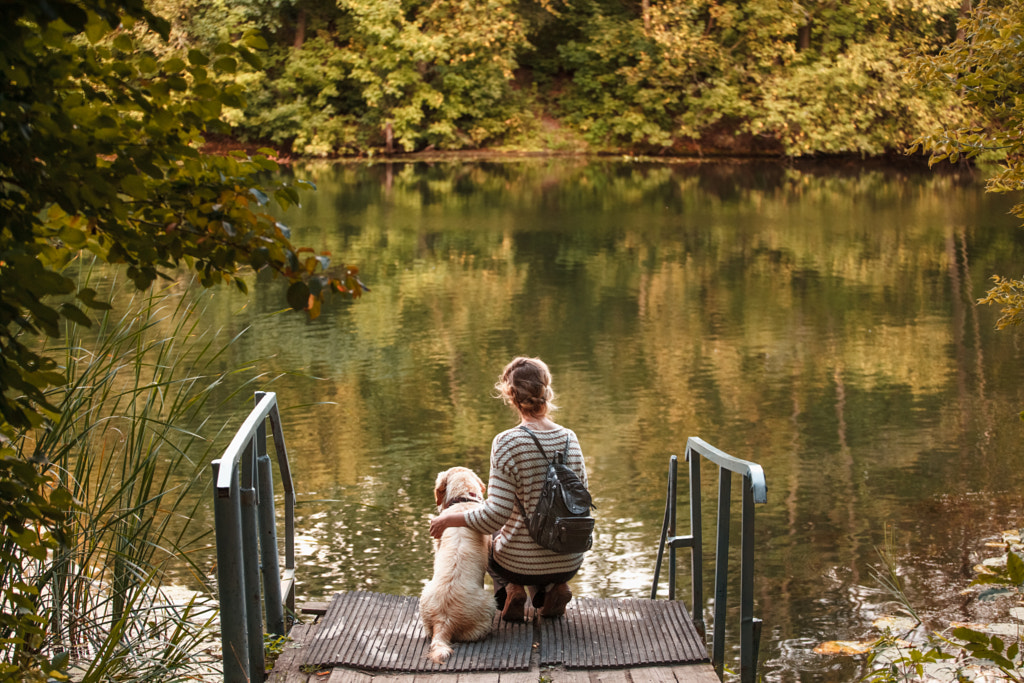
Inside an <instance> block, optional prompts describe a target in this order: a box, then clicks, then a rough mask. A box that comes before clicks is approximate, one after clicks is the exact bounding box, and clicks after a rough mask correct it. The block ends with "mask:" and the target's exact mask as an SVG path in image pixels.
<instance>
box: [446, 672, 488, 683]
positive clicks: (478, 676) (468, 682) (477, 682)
mask: <svg viewBox="0 0 1024 683" xmlns="http://www.w3.org/2000/svg"><path fill="white" fill-rule="evenodd" d="M494 678H495V676H494V674H493V673H462V674H459V678H458V683H494ZM449 680H451V679H449Z"/></svg>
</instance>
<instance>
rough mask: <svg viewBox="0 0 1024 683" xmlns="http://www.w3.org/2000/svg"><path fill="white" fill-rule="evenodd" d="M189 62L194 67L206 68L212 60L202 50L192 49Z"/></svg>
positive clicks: (189, 52) (189, 53)
mask: <svg viewBox="0 0 1024 683" xmlns="http://www.w3.org/2000/svg"><path fill="white" fill-rule="evenodd" d="M188 61H189V62H190V63H191V64H193V65H194V66H206V65H207V64H209V63H210V58H209V57H207V56H206V55H205V54H204V53H203V52H202V51H201V50H196V49H192V50H189V51H188Z"/></svg>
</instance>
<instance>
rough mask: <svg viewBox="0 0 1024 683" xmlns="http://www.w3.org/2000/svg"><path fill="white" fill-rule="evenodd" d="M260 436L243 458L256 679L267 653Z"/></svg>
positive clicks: (244, 550) (245, 546) (244, 534)
mask: <svg viewBox="0 0 1024 683" xmlns="http://www.w3.org/2000/svg"><path fill="white" fill-rule="evenodd" d="M258 444H259V439H258V438H255V437H254V438H252V439H250V440H249V445H248V448H246V451H247V454H246V455H244V456H243V458H242V462H241V465H242V483H241V486H242V489H241V494H242V495H241V502H242V553H243V556H244V557H245V559H246V562H245V564H244V571H245V583H244V588H245V610H246V618H247V626H248V629H249V675H250V676H251V679H250V680H251V681H253V683H259V682H260V681H262V680H263V677H264V664H263V662H264V656H263V605H262V600H261V595H262V594H261V591H260V567H259V564H258V563H257V562H256V561H255V558H257V557H259V532H258V531H257V526H258V522H257V518H256V506H257V504H258V503H259V499H258V498H257V497H256V464H255V462H254V461H255V459H256V458H255V455H256V451H257V449H258V447H259V446H258Z"/></svg>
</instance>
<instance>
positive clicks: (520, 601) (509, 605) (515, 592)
mask: <svg viewBox="0 0 1024 683" xmlns="http://www.w3.org/2000/svg"><path fill="white" fill-rule="evenodd" d="M505 590H506V592H507V594H506V596H505V607H504V609H502V610H501V619H502V621H509V622H513V623H515V622H519V623H522V621H523V618H524V617H525V616H526V589H525V588H523V587H522V586H517V585H516V584H514V583H510V584H508V585H507V586H506V587H505Z"/></svg>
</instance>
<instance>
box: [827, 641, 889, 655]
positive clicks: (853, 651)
mask: <svg viewBox="0 0 1024 683" xmlns="http://www.w3.org/2000/svg"><path fill="white" fill-rule="evenodd" d="M874 643H875V641H873V640H829V641H827V642H824V643H822V644H820V645H818V646H817V647H816V648H814V654H817V655H862V654H864V653H866V652H868V651H870V650H871V646H872V645H874Z"/></svg>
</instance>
